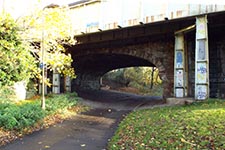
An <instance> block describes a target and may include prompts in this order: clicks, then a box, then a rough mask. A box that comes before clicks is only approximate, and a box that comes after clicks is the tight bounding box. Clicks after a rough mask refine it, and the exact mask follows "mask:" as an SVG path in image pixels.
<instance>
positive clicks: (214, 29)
mask: <svg viewBox="0 0 225 150" xmlns="http://www.w3.org/2000/svg"><path fill="white" fill-rule="evenodd" d="M207 19H208V26H209V28H208V30H209V63H210V64H209V67H210V68H209V80H210V95H211V96H213V97H218V96H217V95H221V96H222V97H224V95H225V93H224V92H222V91H224V90H223V88H224V85H225V76H224V75H225V71H224V67H223V66H224V65H225V62H224V57H225V49H224V47H225V44H224V39H225V36H224V35H225V33H224V28H225V12H220V13H213V14H207ZM195 23H196V16H191V17H186V18H180V19H174V20H165V21H160V22H155V23H149V24H144V25H143V24H141V25H137V26H133V27H126V28H119V29H114V30H108V31H101V32H96V33H90V34H82V35H79V36H77V37H75V38H76V40H77V44H76V45H75V46H73V47H69V48H68V50H69V52H70V53H71V54H72V57H73V60H74V62H73V66H74V67H75V70H76V75H77V78H76V80H74V81H73V82H72V90H77V89H99V88H100V78H101V77H102V76H103V75H104V74H105V73H106V72H108V71H111V70H113V69H118V68H124V67H135V66H151V67H152V66H154V67H157V68H158V69H159V76H160V77H161V79H162V80H163V88H164V91H163V96H164V97H170V96H174V91H173V88H174V53H175V52H174V45H175V36H174V33H175V32H176V31H179V30H182V29H184V28H187V27H190V26H193V25H195ZM222 32H223V33H222ZM195 33H196V29H195V28H194V29H193V30H190V31H188V32H184V40H185V47H186V48H185V49H186V50H185V57H186V64H187V66H186V67H187V76H186V77H187V78H188V79H187V84H188V85H187V86H188V90H187V92H188V94H187V96H191V97H193V96H194V89H195V85H194V83H195V75H194V71H195V64H194V62H195V38H196V37H195V35H196V34H195ZM217 35H219V36H217ZM211 60H212V61H211ZM212 91H213V92H212ZM221 96H220V97H221Z"/></svg>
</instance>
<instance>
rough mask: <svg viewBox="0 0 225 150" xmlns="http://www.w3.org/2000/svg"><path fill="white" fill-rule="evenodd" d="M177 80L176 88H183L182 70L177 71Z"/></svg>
mask: <svg viewBox="0 0 225 150" xmlns="http://www.w3.org/2000/svg"><path fill="white" fill-rule="evenodd" d="M176 76H177V80H176V83H177V84H176V86H177V87H183V82H184V78H183V70H177V74H176Z"/></svg>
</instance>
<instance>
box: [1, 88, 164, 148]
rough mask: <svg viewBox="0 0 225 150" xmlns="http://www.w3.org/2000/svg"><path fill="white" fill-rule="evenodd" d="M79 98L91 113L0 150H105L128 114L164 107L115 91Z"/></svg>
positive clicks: (82, 93)
mask: <svg viewBox="0 0 225 150" xmlns="http://www.w3.org/2000/svg"><path fill="white" fill-rule="evenodd" d="M79 96H80V97H82V98H83V101H82V102H83V103H84V104H86V105H89V106H91V107H92V109H91V110H90V111H88V112H85V113H81V114H78V115H76V116H74V117H73V118H71V119H70V120H66V121H64V122H62V123H59V124H56V125H54V126H52V127H50V128H48V129H44V130H41V131H37V132H34V133H32V134H30V135H27V136H25V137H23V138H21V139H19V140H16V141H14V142H12V143H10V144H8V145H6V146H3V147H0V150H105V149H106V148H107V143H108V141H109V140H110V138H111V137H112V136H113V134H114V132H115V130H116V128H117V126H118V124H119V122H120V121H121V120H122V119H123V118H124V117H125V116H126V114H128V113H129V112H130V111H133V110H135V109H141V108H146V107H154V106H158V105H163V104H164V103H165V102H164V101H163V100H162V98H161V97H149V96H138V95H134V94H125V93H121V92H112V91H80V92H79Z"/></svg>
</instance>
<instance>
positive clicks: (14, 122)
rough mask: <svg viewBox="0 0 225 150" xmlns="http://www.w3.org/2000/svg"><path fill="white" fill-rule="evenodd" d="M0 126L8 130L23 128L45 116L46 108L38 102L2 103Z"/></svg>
mask: <svg viewBox="0 0 225 150" xmlns="http://www.w3.org/2000/svg"><path fill="white" fill-rule="evenodd" d="M0 108H1V110H2V111H1V114H0V126H1V127H3V128H5V129H7V130H12V129H15V130H21V129H23V128H26V127H28V126H32V125H34V123H36V122H37V121H38V120H41V119H43V118H44V117H45V112H44V110H42V109H41V107H40V106H38V105H37V103H36V102H30V103H25V104H22V105H17V104H1V107H0Z"/></svg>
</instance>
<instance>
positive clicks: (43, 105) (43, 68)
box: [41, 10, 45, 109]
mask: <svg viewBox="0 0 225 150" xmlns="http://www.w3.org/2000/svg"><path fill="white" fill-rule="evenodd" d="M43 13H44V10H43ZM44 17H45V16H44V15H43V14H42V34H41V53H42V101H41V108H42V109H45V82H44V81H45V60H44V55H45V50H44Z"/></svg>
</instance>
